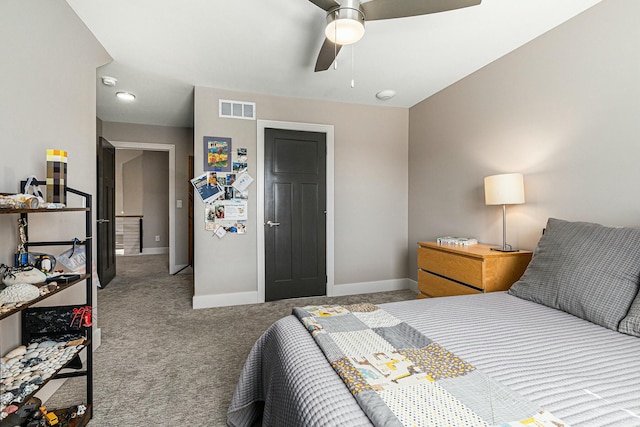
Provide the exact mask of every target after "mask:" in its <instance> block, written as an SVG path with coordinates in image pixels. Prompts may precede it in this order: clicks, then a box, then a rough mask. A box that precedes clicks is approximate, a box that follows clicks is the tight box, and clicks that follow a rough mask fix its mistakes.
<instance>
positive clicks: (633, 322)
mask: <svg viewBox="0 0 640 427" xmlns="http://www.w3.org/2000/svg"><path fill="white" fill-rule="evenodd" d="M618 331H620V332H622V333H624V334H629V335H635V336H636V337H640V293H638V296H636V299H635V300H634V301H633V304H631V308H630V309H629V312H628V313H627V315H626V316H625V318H624V319H622V321H621V322H620V326H619V327H618Z"/></svg>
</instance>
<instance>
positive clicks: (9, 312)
mask: <svg viewBox="0 0 640 427" xmlns="http://www.w3.org/2000/svg"><path fill="white" fill-rule="evenodd" d="M88 277H89V275H88V274H83V275H81V276H80V278H79V279H78V280H76V281H73V282H70V283H63V284H59V285H58V289H56V290H55V291H51V292H49V293H47V294H44V295H40V296H39V297H38V298H36V299H32V300H31V301H27V302H23V303H21V305H20V307H15V308H12V309H10V310H7V311H3V312H1V313H0V320H2V319H4V318H5V317H9V316H11V315H13V314H15V313H18V312H20V311H22V310H24V309H25V308H27V307H30V306H32V305H33V304H36V303H39V302H40V301H42V300H45V299H47V298H49V297H50V296H52V295H55V294H57V293H58V292H61V291H64V290H65V289H67V288H70V287H71V286H73V285H75V284H76V283H79V282H82V281H83V280H86V279H87V278H88ZM43 285H45V283H37V284H36V285H34V286H37V287H38V288H39V287H41V286H43ZM3 307H4V305H2V306H0V310H3Z"/></svg>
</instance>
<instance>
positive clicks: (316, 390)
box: [228, 293, 640, 427]
mask: <svg viewBox="0 0 640 427" xmlns="http://www.w3.org/2000/svg"><path fill="white" fill-rule="evenodd" d="M381 307H382V308H384V309H385V310H386V311H388V312H389V313H390V314H392V315H394V316H396V317H398V318H399V319H401V320H404V321H405V322H407V323H408V324H410V325H411V326H413V327H414V328H416V329H418V330H419V331H421V332H422V333H424V334H425V335H427V336H429V337H430V338H432V339H433V340H435V341H436V342H438V343H440V344H441V345H444V346H445V347H447V348H448V349H449V350H451V351H453V352H454V353H456V354H458V355H459V356H461V357H462V358H464V359H466V360H467V361H469V362H470V363H472V364H473V365H474V366H476V367H478V368H479V369H481V370H482V371H483V372H485V373H486V374H489V375H491V376H492V377H493V378H494V379H495V380H497V381H500V382H501V383H502V384H503V385H506V386H507V387H510V388H511V389H512V390H514V391H516V392H518V393H520V394H521V395H522V396H524V397H525V398H527V399H529V400H531V401H532V402H535V403H536V404H537V405H539V406H540V407H541V408H545V409H547V410H549V411H551V412H552V413H553V414H554V415H555V416H557V417H559V418H560V419H562V420H563V421H565V422H567V423H568V424H570V425H572V426H636V427H637V426H640V339H639V338H636V337H632V336H627V335H624V334H620V333H618V332H614V331H612V330H609V329H605V328H603V327H601V326H598V325H595V324H592V323H590V322H587V321H585V320H582V319H579V318H577V317H574V316H572V315H570V314H567V313H564V312H561V311H558V310H555V309H551V308H548V307H545V306H542V305H539V304H536V303H532V302H530V301H525V300H522V299H519V298H517V297H514V296H511V295H508V294H506V293H493V294H483V295H469V296H462V297H449V298H435V299H426V300H415V301H406V302H398V303H390V304H383V305H381ZM260 418H262V422H263V425H264V426H365V425H371V423H370V422H369V419H368V418H367V417H366V416H365V415H364V413H363V412H362V410H361V409H360V407H359V406H358V404H357V403H356V401H355V399H354V398H353V397H352V396H351V393H350V392H349V391H348V389H347V387H346V386H345V385H344V384H343V383H342V381H341V380H340V378H339V377H338V375H337V374H336V373H335V371H334V370H333V369H332V368H331V366H330V365H329V364H328V362H327V360H326V358H325V357H324V355H323V354H322V352H321V350H320V349H319V348H318V347H317V345H316V344H315V342H314V340H313V338H312V337H311V335H310V334H309V333H308V332H307V331H306V330H305V328H304V327H303V326H302V324H301V323H300V322H299V321H298V319H296V318H295V317H294V316H288V317H286V318H283V319H281V320H279V321H278V322H276V323H274V324H273V325H272V326H271V327H270V328H269V329H268V330H267V331H266V332H265V333H264V335H263V336H262V337H260V339H259V340H258V341H257V342H256V344H255V345H254V347H253V349H252V351H251V353H250V354H249V357H248V358H247V362H246V364H245V367H244V369H243V371H242V374H241V376H240V380H239V382H238V385H237V388H236V392H235V394H234V396H233V400H232V402H231V405H230V407H229V414H228V424H229V425H230V426H234V427H240V426H250V425H252V423H254V422H255V421H256V420H259V419H260Z"/></svg>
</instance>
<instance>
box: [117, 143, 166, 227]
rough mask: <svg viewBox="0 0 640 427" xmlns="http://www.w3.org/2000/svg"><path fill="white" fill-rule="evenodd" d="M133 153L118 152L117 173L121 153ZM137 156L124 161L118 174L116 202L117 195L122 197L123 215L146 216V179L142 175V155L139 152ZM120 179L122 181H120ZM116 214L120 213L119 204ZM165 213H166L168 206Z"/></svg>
mask: <svg viewBox="0 0 640 427" xmlns="http://www.w3.org/2000/svg"><path fill="white" fill-rule="evenodd" d="M123 151H124V152H131V153H133V152H132V151H130V150H116V171H117V170H118V166H119V165H120V155H119V154H120V153H121V152H123ZM137 153H138V155H137V156H132V157H131V158H129V159H127V160H126V161H123V162H122V164H121V165H120V166H121V172H122V173H121V174H120V175H118V174H116V200H117V195H118V194H121V195H122V210H121V211H120V213H121V214H122V215H144V203H143V197H142V195H143V194H144V179H143V173H142V168H143V165H142V153H143V151H137ZM118 178H120V179H118ZM116 212H118V203H116ZM164 212H165V213H166V205H165V209H164Z"/></svg>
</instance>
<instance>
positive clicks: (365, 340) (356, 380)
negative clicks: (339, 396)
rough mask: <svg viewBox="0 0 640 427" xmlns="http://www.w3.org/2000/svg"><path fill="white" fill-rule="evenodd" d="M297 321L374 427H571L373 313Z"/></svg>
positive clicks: (306, 314)
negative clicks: (312, 339)
mask: <svg viewBox="0 0 640 427" xmlns="http://www.w3.org/2000/svg"><path fill="white" fill-rule="evenodd" d="M293 314H294V315H296V317H297V318H298V319H299V320H300V321H301V322H302V324H303V325H304V326H305V328H306V329H307V330H308V331H309V332H310V333H311V335H312V336H313V338H314V339H315V341H316V343H317V344H318V346H319V347H320V348H321V349H322V351H323V353H324V354H325V356H326V357H327V359H328V361H329V363H330V364H331V366H332V367H333V369H334V370H335V371H336V373H337V374H338V375H339V376H340V378H342V380H343V381H344V383H345V384H346V386H347V387H348V389H349V391H350V392H351V394H353V396H354V397H355V399H356V401H357V402H358V404H359V405H360V407H361V408H362V410H363V411H364V412H365V413H366V414H367V416H368V417H369V419H370V420H371V422H372V423H373V424H374V425H376V426H416V427H422V426H424V427H426V426H457V427H463V426H468V427H481V426H500V427H516V426H532V427H533V426H535V427H543V426H544V427H546V426H549V427H568V425H567V424H566V423H563V422H562V421H561V420H559V419H557V418H555V417H554V416H553V415H552V414H551V413H550V412H548V411H545V410H542V409H540V408H538V407H536V405H534V404H533V403H532V402H530V401H528V400H527V399H525V398H523V397H522V396H520V395H519V394H517V393H515V392H514V391H512V390H510V389H509V388H507V387H506V386H504V385H502V384H500V383H499V382H498V381H495V380H493V379H492V378H490V377H489V376H487V375H485V374H483V373H482V372H481V371H479V370H478V369H476V368H475V367H474V366H473V365H471V364H470V363H468V362H467V361H465V360H463V359H461V358H460V357H458V356H456V355H455V354H453V353H452V352H450V351H448V350H447V349H446V348H444V347H442V346H440V345H438V344H437V343H436V342H433V341H432V340H431V339H429V338H428V337H426V336H424V335H423V334H422V333H420V332H419V331H417V330H415V329H414V328H413V327H411V326H409V325H408V324H407V323H405V322H402V321H400V320H399V319H397V318H396V317H394V316H392V315H391V314H389V313H387V312H385V311H384V310H382V309H380V308H379V307H377V306H376V305H373V304H354V305H347V306H339V305H327V306H307V307H296V308H294V309H293Z"/></svg>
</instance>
